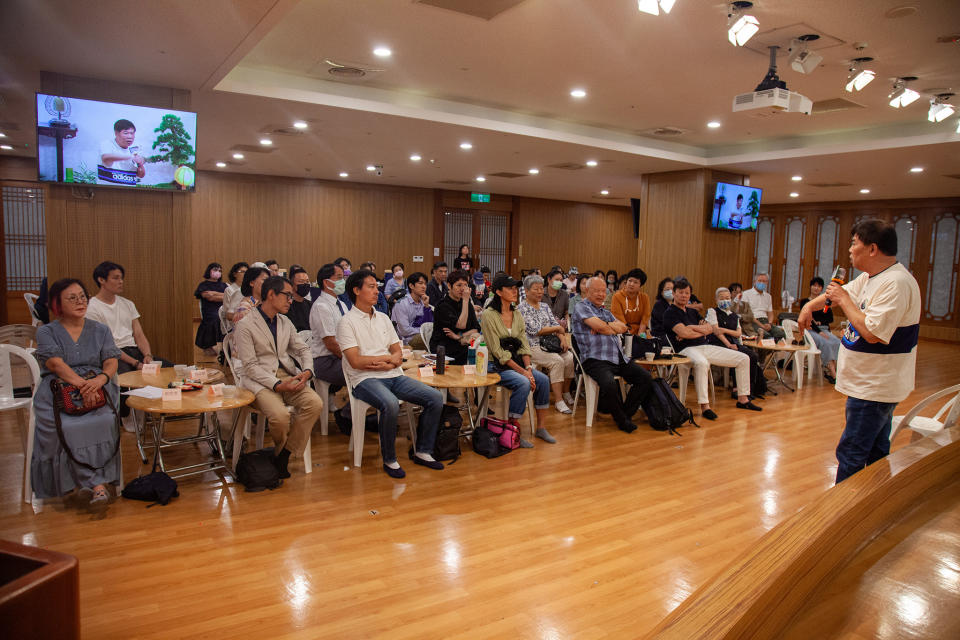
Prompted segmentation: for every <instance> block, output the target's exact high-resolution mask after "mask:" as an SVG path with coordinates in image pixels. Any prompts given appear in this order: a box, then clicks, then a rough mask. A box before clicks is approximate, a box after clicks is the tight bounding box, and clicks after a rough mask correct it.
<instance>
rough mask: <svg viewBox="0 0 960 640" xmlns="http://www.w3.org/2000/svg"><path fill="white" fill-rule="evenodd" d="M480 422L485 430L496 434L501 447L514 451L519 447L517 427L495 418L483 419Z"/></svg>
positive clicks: (518, 430)
mask: <svg viewBox="0 0 960 640" xmlns="http://www.w3.org/2000/svg"><path fill="white" fill-rule="evenodd" d="M481 422H483V423H484V424H485V426H486V427H487V429H489V430H490V431H491V432H492V433H494V434H496V436H497V441H498V442H499V443H500V446H501V447H504V448H506V449H516V448H518V447H519V446H520V428H519V427H517V425H515V424H513V423H511V422H507V421H506V420H498V419H497V418H484V419H483V420H481Z"/></svg>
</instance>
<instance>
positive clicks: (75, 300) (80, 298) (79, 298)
mask: <svg viewBox="0 0 960 640" xmlns="http://www.w3.org/2000/svg"><path fill="white" fill-rule="evenodd" d="M64 300H66V301H67V302H69V303H70V304H83V303H85V302H86V301H87V296H85V295H83V294H82V293H81V294H80V295H73V296H67V297H66V298H64Z"/></svg>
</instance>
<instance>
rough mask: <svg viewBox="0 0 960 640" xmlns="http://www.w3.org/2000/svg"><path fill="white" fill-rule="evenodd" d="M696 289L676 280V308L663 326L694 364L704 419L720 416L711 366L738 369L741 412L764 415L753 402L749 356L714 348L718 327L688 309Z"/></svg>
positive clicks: (664, 319)
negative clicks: (712, 391)
mask: <svg viewBox="0 0 960 640" xmlns="http://www.w3.org/2000/svg"><path fill="white" fill-rule="evenodd" d="M692 292H693V288H692V287H691V286H690V283H689V282H688V281H686V280H684V279H679V280H674V283H673V304H672V305H671V306H670V308H669V309H667V310H666V311H665V312H664V314H663V324H664V326H666V327H667V328H668V331H669V332H670V334H669V337H670V341H671V342H672V343H673V345H674V348H675V349H677V350H678V352H679V353H680V354H681V355H684V356H686V357H688V358H690V360H691V362H692V364H693V381H694V384H695V386H696V388H697V401H698V402H699V403H700V411H701V413H702V415H703V417H704V418H707V419H708V420H716V419H717V414H716V413H715V412H714V411H713V409H711V408H710V396H709V395H708V392H709V387H708V384H707V376H709V375H710V365H712V364H716V365H720V366H724V367H736V376H737V394H738V396H737V408H738V409H749V410H751V411H762V409H761V408H760V407H758V406H757V405H755V404H753V403H752V402H751V401H750V358H749V357H748V356H747V354H745V353H740V352H739V351H734V350H732V349H727V348H725V347H718V346H716V345H714V344H710V343H709V341H708V340H707V336H710V335H713V333H714V330H715V329H716V330H717V331H719V327H714V326H712V325H710V324H708V323H707V321H706V320H703V319H702V318H700V315H699V314H698V313H697V312H696V311H694V310H693V309H691V308H689V307H688V306H687V303H688V302H689V300H690V294H691V293H692Z"/></svg>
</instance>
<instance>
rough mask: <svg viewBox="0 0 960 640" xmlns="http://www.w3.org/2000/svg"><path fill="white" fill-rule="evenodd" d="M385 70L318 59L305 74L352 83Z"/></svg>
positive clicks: (344, 61) (373, 76) (361, 64)
mask: <svg viewBox="0 0 960 640" xmlns="http://www.w3.org/2000/svg"><path fill="white" fill-rule="evenodd" d="M384 71H385V69H377V68H375V67H370V66H368V65H366V64H363V63H362V62H348V61H346V60H334V59H333V58H320V60H319V61H318V62H317V63H316V64H314V65H313V66H312V67H311V68H310V69H309V70H308V71H307V73H308V74H310V75H312V76H315V77H326V78H328V79H329V78H331V77H332V78H333V79H336V80H345V81H354V80H365V81H366V80H370V79H371V78H375V77H377V76H379V75H380V74H382V73H383V72H384Z"/></svg>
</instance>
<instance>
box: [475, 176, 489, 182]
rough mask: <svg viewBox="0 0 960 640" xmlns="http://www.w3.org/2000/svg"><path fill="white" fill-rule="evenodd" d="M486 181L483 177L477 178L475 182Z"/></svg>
mask: <svg viewBox="0 0 960 640" xmlns="http://www.w3.org/2000/svg"><path fill="white" fill-rule="evenodd" d="M486 181H487V179H486V178H484V177H483V176H477V182H486Z"/></svg>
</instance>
